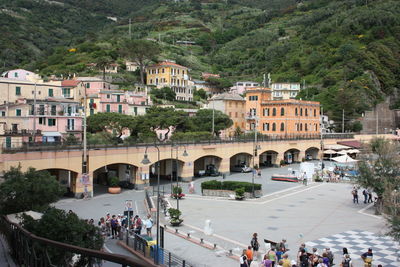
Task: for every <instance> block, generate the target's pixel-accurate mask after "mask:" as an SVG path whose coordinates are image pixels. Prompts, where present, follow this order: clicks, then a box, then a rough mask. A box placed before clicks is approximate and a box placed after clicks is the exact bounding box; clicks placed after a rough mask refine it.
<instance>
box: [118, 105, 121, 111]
mask: <svg viewBox="0 0 400 267" xmlns="http://www.w3.org/2000/svg"><path fill="white" fill-rule="evenodd" d="M118 113H122V105H118Z"/></svg>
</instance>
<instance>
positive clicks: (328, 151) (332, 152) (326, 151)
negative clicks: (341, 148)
mask: <svg viewBox="0 0 400 267" xmlns="http://www.w3.org/2000/svg"><path fill="white" fill-rule="evenodd" d="M324 154H337V152H336V151H335V150H332V149H328V150H325V151H324Z"/></svg>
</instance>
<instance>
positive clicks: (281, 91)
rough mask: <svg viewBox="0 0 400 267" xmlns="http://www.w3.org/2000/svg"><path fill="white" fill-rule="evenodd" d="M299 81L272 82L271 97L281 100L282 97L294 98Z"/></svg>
mask: <svg viewBox="0 0 400 267" xmlns="http://www.w3.org/2000/svg"><path fill="white" fill-rule="evenodd" d="M300 90H301V87H300V83H272V84H271V91H272V99H273V100H282V99H294V98H296V96H297V94H298V93H299V92H300Z"/></svg>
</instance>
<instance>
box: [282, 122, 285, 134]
mask: <svg viewBox="0 0 400 267" xmlns="http://www.w3.org/2000/svg"><path fill="white" fill-rule="evenodd" d="M284 130H285V124H284V123H283V122H282V123H281V132H283V131H284Z"/></svg>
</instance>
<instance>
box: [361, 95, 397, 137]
mask: <svg viewBox="0 0 400 267" xmlns="http://www.w3.org/2000/svg"><path fill="white" fill-rule="evenodd" d="M389 107H390V100H389V98H387V99H386V100H385V102H382V103H379V104H378V105H376V107H375V108H374V109H373V110H371V111H366V112H365V114H364V117H363V118H362V120H361V123H362V125H363V129H362V131H361V133H362V134H375V133H377V131H378V134H385V133H389V132H391V130H394V129H396V127H397V124H396V116H395V111H393V110H390V109H389ZM377 119H378V123H376V121H377ZM377 126H378V127H377Z"/></svg>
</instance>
